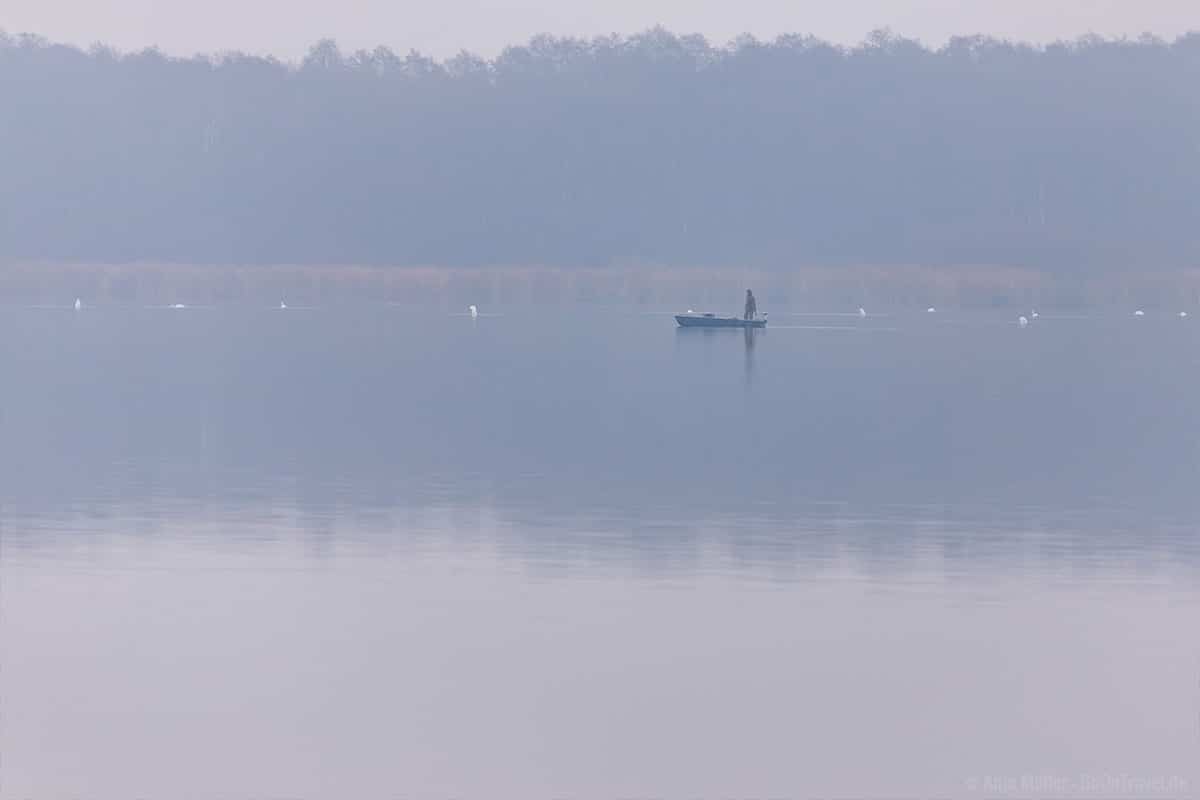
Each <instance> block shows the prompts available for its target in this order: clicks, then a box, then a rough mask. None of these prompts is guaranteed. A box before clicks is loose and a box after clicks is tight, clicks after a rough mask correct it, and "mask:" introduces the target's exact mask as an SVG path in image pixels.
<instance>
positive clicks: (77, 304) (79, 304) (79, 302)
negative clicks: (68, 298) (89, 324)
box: [75, 297, 83, 311]
mask: <svg viewBox="0 0 1200 800" xmlns="http://www.w3.org/2000/svg"><path fill="white" fill-rule="evenodd" d="M81 308H83V301H82V300H80V299H79V298H78V297H76V298H75V310H76V311H78V310H79V309H81Z"/></svg>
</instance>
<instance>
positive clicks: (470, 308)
mask: <svg viewBox="0 0 1200 800" xmlns="http://www.w3.org/2000/svg"><path fill="white" fill-rule="evenodd" d="M467 311H470V312H471V319H475V318H476V317H478V316H479V309H478V308H476V307H475V306H473V305H472V306H467Z"/></svg>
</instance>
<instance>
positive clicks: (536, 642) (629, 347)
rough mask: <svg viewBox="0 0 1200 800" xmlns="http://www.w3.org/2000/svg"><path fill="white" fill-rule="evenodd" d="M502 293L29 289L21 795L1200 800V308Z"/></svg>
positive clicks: (19, 516)
mask: <svg viewBox="0 0 1200 800" xmlns="http://www.w3.org/2000/svg"><path fill="white" fill-rule="evenodd" d="M480 310H481V315H480V316H479V318H478V319H472V318H470V317H469V316H468V315H467V314H466V313H465V312H464V313H461V314H448V313H444V312H442V311H432V310H421V309H412V308H403V307H397V306H385V305H382V304H381V305H377V306H367V305H362V306H338V307H327V308H289V309H287V310H273V309H270V308H267V307H264V308H261V309H256V308H249V307H239V308H220V307H207V308H203V307H199V308H186V309H166V308H145V307H141V306H138V307H121V306H101V307H94V308H93V307H85V308H83V309H82V310H80V311H78V312H75V311H72V310H71V309H69V308H67V307H66V306H64V307H63V308H50V307H43V308H34V307H13V306H6V307H0V389H2V394H3V399H2V401H0V648H2V650H0V652H2V654H3V663H2V669H0V708H2V710H3V717H2V721H0V754H2V761H0V796H2V797H4V798H26V797H28V798H36V799H37V800H43V798H47V799H48V798H133V797H185V798H186V797H196V798H216V797H221V798H248V797H255V798H267V797H271V798H284V797H289V798H345V797H362V798H371V797H379V798H396V797H404V798H431V799H435V798H436V799H438V800H441V799H444V798H446V799H448V798H492V797H503V798H509V797H511V798H547V800H549V798H630V799H632V798H646V799H647V800H648V799H649V798H663V799H664V800H669V799H671V798H680V800H683V799H684V798H688V799H690V800H696V799H697V798H714V799H715V798H726V799H730V798H766V797H772V798H810V797H830V796H836V797H858V798H898V797H910V798H911V797H979V798H983V797H1032V796H1037V797H1117V796H1121V797H1133V796H1137V797H1162V798H1166V797H1171V798H1178V797H1197V796H1200V624H1197V621H1198V620H1200V544H1198V528H1197V526H1198V523H1200V491H1198V488H1200V368H1198V367H1200V319H1180V318H1178V317H1176V316H1175V315H1174V313H1173V312H1170V311H1168V310H1148V312H1147V315H1146V316H1145V317H1141V318H1134V317H1133V316H1132V315H1131V314H1129V315H1127V314H1123V313H1119V312H1113V311H1105V312H1096V313H1094V314H1084V313H1072V314H1067V313H1062V314H1055V313H1052V312H1049V311H1045V312H1043V314H1042V315H1041V317H1040V318H1038V319H1036V320H1033V322H1032V323H1031V324H1030V325H1029V326H1028V327H1024V328H1022V327H1019V326H1018V325H1017V324H1016V322H1015V318H1016V314H1015V313H1008V312H1004V313H983V312H972V313H968V312H957V313H956V312H952V311H951V312H945V311H944V312H941V313H937V314H925V313H914V312H911V311H910V312H899V311H898V312H896V313H893V314H885V313H872V314H871V315H870V316H868V317H866V318H859V317H858V316H857V315H856V314H854V313H852V312H853V311H854V309H831V310H829V311H828V313H821V312H820V311H819V310H818V311H811V310H810V311H804V312H801V311H798V310H790V311H789V310H788V309H782V310H776V312H775V313H772V314H771V316H770V319H771V322H770V326H769V327H768V329H767V330H766V331H762V332H758V333H756V334H754V335H747V334H746V333H744V332H742V331H703V330H689V331H681V330H677V329H676V328H675V326H674V321H673V320H672V319H671V316H670V314H669V313H666V312H667V310H666V309H656V310H653V311H646V310H642V309H636V308H629V307H620V308H601V307H592V306H578V307H556V308H552V309H536V310H535V309H530V308H518V307H506V308H482V309H480ZM846 312H850V313H846ZM1026 313H1028V312H1026Z"/></svg>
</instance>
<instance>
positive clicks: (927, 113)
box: [0, 30, 1200, 271]
mask: <svg viewBox="0 0 1200 800" xmlns="http://www.w3.org/2000/svg"><path fill="white" fill-rule="evenodd" d="M0 259H3V260H8V261H69V262H79V261H87V262H109V263H112V262H125V261H157V262H189V263H197V264H200V263H213V264H217V263H238V264H256V263H295V264H351V263H354V264H377V265H434V266H437V265H446V266H488V265H549V266H564V267H566V266H603V265H609V264H623V265H637V264H647V265H668V266H691V265H696V266H724V265H746V266H752V267H758V268H772V267H796V266H804V265H825V266H837V265H841V264H895V263H903V264H928V265H963V266H964V268H965V267H969V266H970V265H996V264H1001V265H1017V266H1035V267H1041V268H1046V269H1052V270H1062V271H1074V270H1093V269H1105V270H1111V269H1130V270H1134V269H1143V268H1146V269H1149V268H1153V269H1164V268H1167V269H1169V268H1174V267H1200V33H1193V34H1190V35H1187V36H1184V37H1181V38H1179V39H1176V40H1175V41H1172V42H1167V41H1162V40H1158V39H1153V38H1149V37H1144V38H1141V39H1137V40H1120V41H1113V40H1103V39H1098V38H1085V39H1080V40H1078V41H1075V42H1069V43H1062V44H1055V45H1050V46H1044V47H1041V46H1030V45H1024V44H1014V43H1010V42H1005V41H997V40H993V39H988V38H980V37H971V38H959V39H954V40H952V41H951V42H949V43H948V44H947V45H946V46H944V47H941V48H939V49H930V48H926V47H924V46H922V45H921V44H920V43H917V42H914V41H911V40H907V39H903V38H898V37H895V36H892V35H890V34H888V33H886V32H881V33H877V34H873V35H872V36H871V37H869V38H868V40H867V41H865V42H864V43H863V44H861V45H859V46H856V47H850V48H846V47H838V46H834V45H831V44H829V43H826V42H823V41H820V40H817V39H813V38H811V37H804V36H785V37H782V38H779V39H776V40H774V41H771V42H764V41H758V40H755V39H752V38H749V37H745V38H742V39H739V40H737V41H735V42H733V43H732V44H730V45H728V46H715V45H713V44H710V43H709V42H707V41H705V39H704V38H702V37H699V36H676V35H673V34H671V33H669V32H667V31H663V30H651V31H648V32H645V33H643V34H640V35H636V36H631V37H618V36H613V37H604V38H597V39H592V40H577V39H560V38H552V37H537V38H535V39H533V40H531V41H530V42H529V43H528V44H526V45H524V46H519V47H511V48H509V49H507V50H505V51H504V52H503V53H502V54H500V55H499V56H498V57H497V58H495V59H494V60H490V61H489V60H484V59H481V58H478V57H475V56H473V55H470V54H466V53H464V54H462V55H459V56H458V57H456V58H453V59H449V60H446V61H436V60H431V59H429V58H426V57H424V56H422V55H419V54H417V53H411V54H408V55H397V54H395V53H393V52H391V51H389V50H387V49H382V48H381V49H377V50H374V51H372V52H357V53H351V54H347V53H342V52H340V51H339V50H338V48H337V46H336V45H335V44H334V43H333V42H329V41H326V42H321V43H319V44H317V45H316V46H314V47H313V48H312V50H311V51H310V52H309V54H308V56H307V57H306V58H304V59H303V61H302V62H300V63H294V64H288V63H282V62H279V61H276V60H272V59H268V58H259V57H251V56H246V55H240V54H236V53H234V54H222V55H219V56H210V57H196V58H190V59H181V58H171V57H166V56H164V55H162V54H161V53H158V52H156V51H146V52H141V53H136V54H118V53H115V52H113V51H111V50H108V49H106V48H103V47H99V46H98V47H94V48H92V49H90V50H88V51H86V52H85V51H82V50H79V49H76V48H72V47H67V46H62V45H56V44H51V43H48V42H46V41H44V40H41V39H38V38H36V37H30V36H11V35H0Z"/></svg>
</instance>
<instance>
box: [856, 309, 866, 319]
mask: <svg viewBox="0 0 1200 800" xmlns="http://www.w3.org/2000/svg"><path fill="white" fill-rule="evenodd" d="M858 315H859V316H860V317H865V316H866V315H867V310H866V309H865V308H861V307H860V308H859V309H858Z"/></svg>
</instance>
